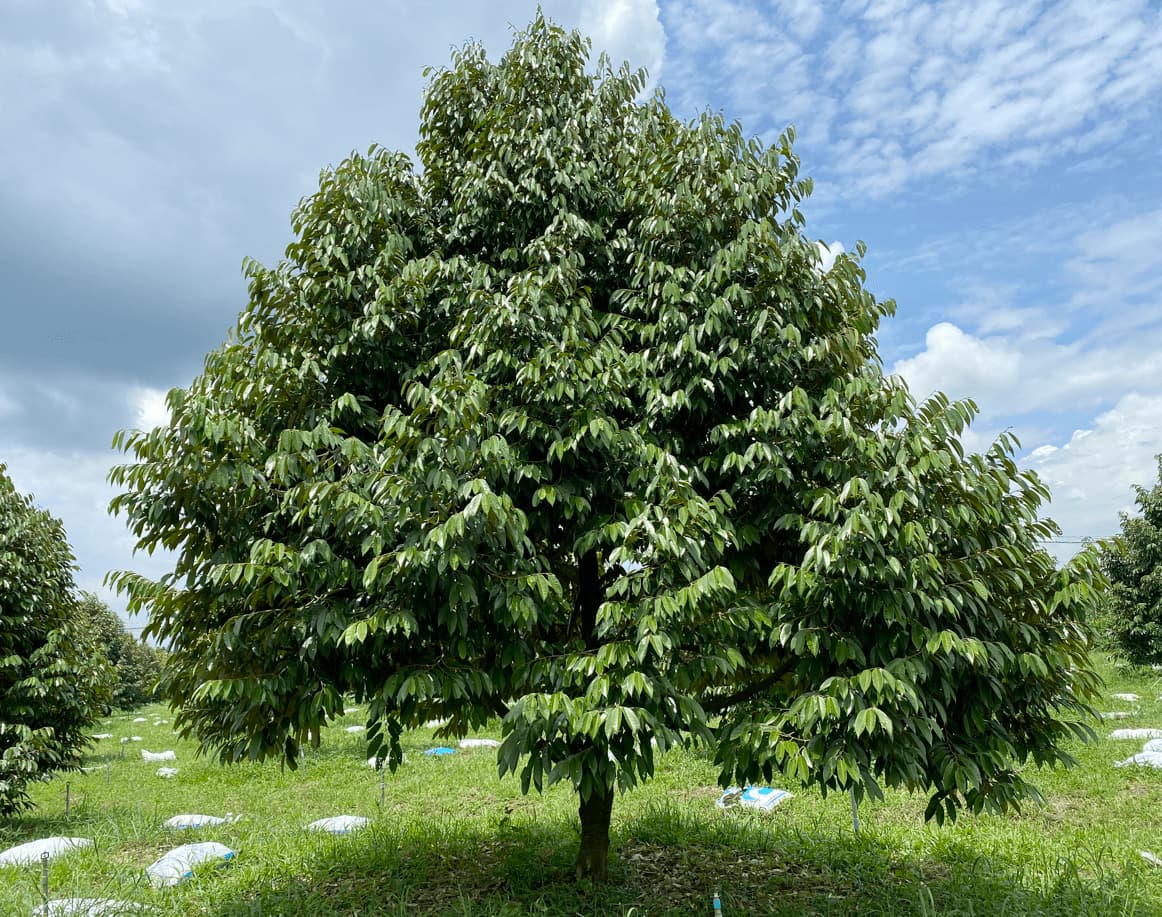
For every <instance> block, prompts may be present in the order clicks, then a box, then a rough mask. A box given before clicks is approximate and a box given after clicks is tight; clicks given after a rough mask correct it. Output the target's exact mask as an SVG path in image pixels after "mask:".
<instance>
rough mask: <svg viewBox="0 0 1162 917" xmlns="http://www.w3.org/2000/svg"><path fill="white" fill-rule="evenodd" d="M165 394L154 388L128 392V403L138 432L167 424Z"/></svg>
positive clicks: (167, 413)
mask: <svg viewBox="0 0 1162 917" xmlns="http://www.w3.org/2000/svg"><path fill="white" fill-rule="evenodd" d="M165 395H166V393H165V392H163V391H161V390H160V389H156V388H135V389H132V390H131V391H130V394H129V403H130V406H131V407H132V409H133V414H134V419H135V423H136V426H137V429H139V430H152V429H153V428H154V427H161V426H164V425H166V424H168V423H169V407H168V406H167V405H166V403H165Z"/></svg>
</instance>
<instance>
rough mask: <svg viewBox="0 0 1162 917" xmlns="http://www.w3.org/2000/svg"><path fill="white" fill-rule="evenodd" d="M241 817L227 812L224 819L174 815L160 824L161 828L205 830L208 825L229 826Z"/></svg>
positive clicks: (208, 816) (211, 816) (210, 816)
mask: <svg viewBox="0 0 1162 917" xmlns="http://www.w3.org/2000/svg"><path fill="white" fill-rule="evenodd" d="M241 817H242V816H241V815H235V814H234V813H233V812H227V813H226V817H225V818H221V817H220V816H217V815H198V814H194V813H190V814H182V815H175V816H174V817H173V818H167V819H166V820H165V821H163V822H162V823H161V826H162V827H163V828H205V827H208V826H210V825H229V824H233V823H234V822H236V821H238V819H240V818H241Z"/></svg>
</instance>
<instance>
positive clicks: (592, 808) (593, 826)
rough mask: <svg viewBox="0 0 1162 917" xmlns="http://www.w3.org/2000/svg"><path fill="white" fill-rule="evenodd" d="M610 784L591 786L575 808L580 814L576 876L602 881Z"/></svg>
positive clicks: (606, 859)
mask: <svg viewBox="0 0 1162 917" xmlns="http://www.w3.org/2000/svg"><path fill="white" fill-rule="evenodd" d="M613 792H614V791H613V788H612V787H610V788H609V789H606V790H601V791H598V790H594V791H593V794H592V795H591V796H590V797H589V798H588V799H582V800H581V804H580V806H578V808H577V814H578V815H580V816H581V848H580V850H578V851H577V878H578V879H580V878H581V877H582V876H588V877H589V878H591V879H593V880H594V881H595V882H604V881H605V878H606V876H607V875H608V865H609V816H610V814H611V813H612V812H613Z"/></svg>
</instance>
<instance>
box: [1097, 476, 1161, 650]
mask: <svg viewBox="0 0 1162 917" xmlns="http://www.w3.org/2000/svg"><path fill="white" fill-rule="evenodd" d="M1158 472H1159V479H1158V483H1156V484H1155V485H1154V486H1153V488H1151V489H1150V490H1146V488H1144V487H1135V488H1134V490H1135V492H1136V497H1135V500H1134V502H1135V503H1136V504H1137V506H1138V511H1139V513H1140V514H1141V515H1138V516H1128V515H1125V514H1123V515H1122V531H1121V534H1120V535H1118V536H1116V537H1115V538H1113V539H1111V540H1110V541H1109V542H1107V543H1106V544H1105V545H1103V547H1102V550H1101V563H1102V568H1103V570H1104V571H1105V574H1106V576H1107V577H1108V578H1109V581H1110V588H1109V590H1108V592H1107V593H1106V597H1105V601H1104V603H1103V607H1102V615H1101V620H1102V623H1103V624H1104V625H1105V626H1106V627H1108V628H1109V631H1110V636H1111V637H1112V642H1113V645H1114V650H1115V652H1117V653H1119V654H1120V655H1122V656H1124V657H1125V658H1126V659H1128V660H1129V661H1130V662H1132V663H1134V664H1136V665H1151V664H1158V663H1162V456H1159V457H1158Z"/></svg>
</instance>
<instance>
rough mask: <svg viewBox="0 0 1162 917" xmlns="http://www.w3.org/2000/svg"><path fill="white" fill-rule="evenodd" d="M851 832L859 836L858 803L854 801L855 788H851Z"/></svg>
mask: <svg viewBox="0 0 1162 917" xmlns="http://www.w3.org/2000/svg"><path fill="white" fill-rule="evenodd" d="M851 830H852V831H854V832H855V833H856V834H859V803H858V802H857V801H856V799H855V787H852V788H851Z"/></svg>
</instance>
